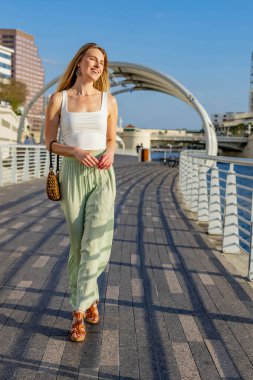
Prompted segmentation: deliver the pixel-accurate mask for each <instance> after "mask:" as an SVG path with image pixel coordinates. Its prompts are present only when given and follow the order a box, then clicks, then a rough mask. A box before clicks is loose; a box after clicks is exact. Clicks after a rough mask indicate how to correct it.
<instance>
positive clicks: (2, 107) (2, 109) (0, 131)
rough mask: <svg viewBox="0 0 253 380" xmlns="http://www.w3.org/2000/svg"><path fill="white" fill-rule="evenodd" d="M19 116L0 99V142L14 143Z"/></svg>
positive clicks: (15, 141)
mask: <svg viewBox="0 0 253 380" xmlns="http://www.w3.org/2000/svg"><path fill="white" fill-rule="evenodd" d="M19 120H20V117H19V116H18V115H16V114H15V112H14V111H13V110H12V108H11V106H10V105H9V103H7V102H3V101H0V144H16V143H17V134H18V125H19Z"/></svg>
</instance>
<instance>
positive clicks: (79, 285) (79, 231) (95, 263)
mask: <svg viewBox="0 0 253 380" xmlns="http://www.w3.org/2000/svg"><path fill="white" fill-rule="evenodd" d="M103 152H104V150H98V151H96V152H93V155H94V156H96V157H97V158H99V156H100V155H101V154H102V153H103ZM59 180H60V186H61V194H62V199H61V201H60V205H61V208H62V210H63V212H64V215H65V218H66V222H67V226H68V231H69V235H70V252H69V259H68V277H69V288H70V304H71V306H72V309H73V310H80V311H83V312H85V311H86V310H87V309H88V308H89V307H90V306H91V304H92V303H93V302H94V301H96V300H99V290H98V284H97V278H98V277H99V275H100V274H101V273H102V272H103V271H104V269H105V268H106V266H107V263H108V261H109V258H110V253H111V246H112V240H113V229H114V202H115V196H116V182H115V174H114V169H113V167H112V166H111V167H110V169H98V168H97V167H87V166H84V165H82V164H80V163H79V162H78V161H77V160H76V159H75V158H69V157H64V158H63V161H62V164H61V169H60V177H59Z"/></svg>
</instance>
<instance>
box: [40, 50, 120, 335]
mask: <svg viewBox="0 0 253 380" xmlns="http://www.w3.org/2000/svg"><path fill="white" fill-rule="evenodd" d="M108 90H109V76H108V58H107V54H106V52H105V50H104V49H103V48H102V47H100V46H98V45H96V44H95V43H88V44H86V45H84V46H82V47H81V48H80V49H79V51H78V52H77V53H76V55H75V56H74V57H73V59H72V60H71V62H70V63H69V65H68V67H67V69H66V71H65V73H64V74H63V76H62V77H61V79H60V82H59V85H58V88H57V91H56V93H54V94H53V95H52V96H51V97H50V101H49V104H48V107H47V112H46V126H45V142H46V147H47V149H48V150H49V149H50V144H51V149H52V151H53V152H54V153H56V154H59V155H61V156H64V158H63V161H62V164H61V169H60V184H61V194H62V199H61V201H60V205H61V208H62V210H63V212H64V215H65V218H66V222H67V226H68V231H69V235H70V252H69V259H68V277H69V288H70V304H71V306H72V310H73V313H72V316H73V320H72V325H71V329H70V338H71V340H72V341H83V340H84V339H85V335H86V330H85V324H84V320H86V322H87V323H90V324H97V323H98V322H99V313H98V308H97V305H98V302H99V290H98V285H97V278H98V276H99V275H100V274H101V273H102V272H103V270H104V269H105V267H106V265H107V263H108V261H109V257H110V253H111V245H112V239H113V228H114V201H115V196H116V183H115V174H114V169H113V162H114V155H115V149H116V125H117V117H118V109H117V102H116V99H115V97H114V96H112V95H111V94H110V93H109V92H108ZM58 128H60V129H61V136H62V140H63V143H59V142H56V141H55V140H57V134H58ZM53 141H54V142H53Z"/></svg>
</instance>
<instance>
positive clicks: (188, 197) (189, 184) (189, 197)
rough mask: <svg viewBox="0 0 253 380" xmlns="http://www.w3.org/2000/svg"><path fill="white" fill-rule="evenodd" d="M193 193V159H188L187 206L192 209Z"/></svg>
mask: <svg viewBox="0 0 253 380" xmlns="http://www.w3.org/2000/svg"><path fill="white" fill-rule="evenodd" d="M191 191H192V157H187V172H186V189H185V199H184V200H185V204H186V207H187V208H188V209H189V210H190V209H191Z"/></svg>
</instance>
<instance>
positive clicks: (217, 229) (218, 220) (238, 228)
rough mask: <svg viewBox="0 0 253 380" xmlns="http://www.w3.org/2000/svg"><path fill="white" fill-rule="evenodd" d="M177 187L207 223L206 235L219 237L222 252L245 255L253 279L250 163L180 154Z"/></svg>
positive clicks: (252, 172) (202, 153) (195, 153)
mask: <svg viewBox="0 0 253 380" xmlns="http://www.w3.org/2000/svg"><path fill="white" fill-rule="evenodd" d="M179 188H180V191H181V193H182V196H183V200H184V202H185V205H186V208H187V209H188V210H190V211H191V212H193V213H195V215H196V220H198V221H199V222H203V223H207V224H208V234H209V235H219V236H220V237H221V241H222V251H223V252H224V253H235V254H237V253H240V252H241V251H243V252H245V253H247V254H248V257H249V265H248V278H249V280H253V206H252V204H253V160H250V159H242V158H234V157H233V158H231V157H220V156H217V157H216V156H207V155H206V154H205V151H196V150H195V151H190V150H188V151H184V152H182V153H181V155H180V165H179Z"/></svg>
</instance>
